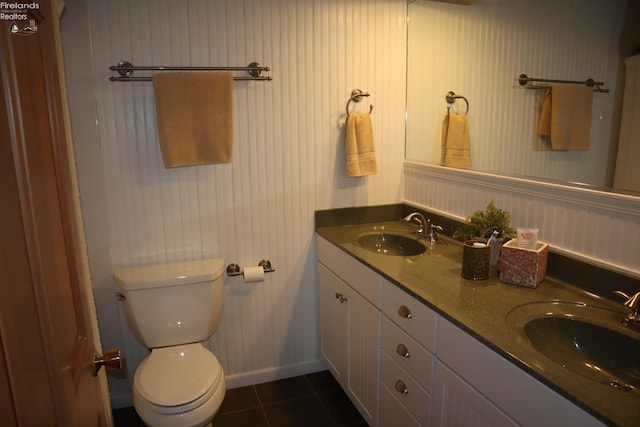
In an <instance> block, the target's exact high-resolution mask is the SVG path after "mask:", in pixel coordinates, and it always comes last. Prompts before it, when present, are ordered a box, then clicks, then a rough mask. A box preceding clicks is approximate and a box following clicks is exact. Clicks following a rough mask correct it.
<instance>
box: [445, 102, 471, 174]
mask: <svg viewBox="0 0 640 427" xmlns="http://www.w3.org/2000/svg"><path fill="white" fill-rule="evenodd" d="M442 164H443V165H444V166H450V167H454V168H463V169H468V168H470V167H471V141H470V138H469V120H468V118H467V115H466V114H447V115H446V116H445V117H444V120H443V122H442Z"/></svg>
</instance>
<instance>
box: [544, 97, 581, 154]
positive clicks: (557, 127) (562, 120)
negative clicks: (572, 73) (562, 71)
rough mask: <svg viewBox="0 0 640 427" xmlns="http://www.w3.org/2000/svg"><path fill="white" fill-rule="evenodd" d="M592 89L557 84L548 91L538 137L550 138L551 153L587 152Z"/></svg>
mask: <svg viewBox="0 0 640 427" xmlns="http://www.w3.org/2000/svg"><path fill="white" fill-rule="evenodd" d="M592 104H593V88H590V87H589V86H578V85H563V84H554V85H551V88H550V89H548V90H547V92H546V94H545V97H544V102H543V104H542V112H541V113H540V122H539V123H538V134H540V135H542V136H550V137H551V149H552V150H588V149H589V140H590V138H591V105H592Z"/></svg>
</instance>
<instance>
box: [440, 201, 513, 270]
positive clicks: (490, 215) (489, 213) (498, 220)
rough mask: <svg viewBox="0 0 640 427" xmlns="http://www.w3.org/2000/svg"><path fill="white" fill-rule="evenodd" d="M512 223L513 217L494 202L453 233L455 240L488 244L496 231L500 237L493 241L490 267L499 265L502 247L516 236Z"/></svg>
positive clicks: (468, 219)
mask: <svg viewBox="0 0 640 427" xmlns="http://www.w3.org/2000/svg"><path fill="white" fill-rule="evenodd" d="M510 222H511V215H509V213H508V212H505V211H503V210H502V209H498V208H496V206H495V205H494V204H493V200H492V201H491V203H489V204H488V205H487V209H486V210H484V211H482V210H479V211H476V212H475V213H474V214H473V215H471V216H470V217H468V218H467V221H466V222H465V224H464V225H463V226H462V227H460V228H458V229H457V230H456V231H455V232H454V233H453V238H454V239H461V240H463V241H469V240H474V241H479V242H487V241H488V239H489V238H490V237H491V234H492V233H493V232H494V231H496V232H497V233H498V235H497V236H495V237H494V238H493V239H491V243H490V246H491V256H490V265H491V266H495V265H496V264H497V263H498V256H499V255H500V249H501V248H502V245H503V244H504V243H505V242H506V241H508V240H509V239H512V238H514V237H515V235H516V231H515V230H514V229H513V228H511V226H510Z"/></svg>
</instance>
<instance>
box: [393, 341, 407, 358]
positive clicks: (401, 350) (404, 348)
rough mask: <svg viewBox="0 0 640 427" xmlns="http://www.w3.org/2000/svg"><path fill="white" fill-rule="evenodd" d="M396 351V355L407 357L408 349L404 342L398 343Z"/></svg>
mask: <svg viewBox="0 0 640 427" xmlns="http://www.w3.org/2000/svg"><path fill="white" fill-rule="evenodd" d="M396 353H398V356H400V357H405V358H408V357H409V349H408V348H407V346H405V345H404V344H398V346H397V347H396Z"/></svg>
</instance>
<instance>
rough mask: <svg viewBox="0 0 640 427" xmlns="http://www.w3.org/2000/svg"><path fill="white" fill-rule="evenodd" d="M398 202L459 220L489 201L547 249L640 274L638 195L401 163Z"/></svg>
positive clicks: (639, 209)
mask: <svg viewBox="0 0 640 427" xmlns="http://www.w3.org/2000/svg"><path fill="white" fill-rule="evenodd" d="M404 178H405V181H404V184H405V192H404V202H405V203H408V204H412V205H415V206H417V207H422V208H425V209H430V210H433V211H436V212H438V213H440V214H442V215H445V216H449V217H452V218H455V219H458V220H464V219H465V218H466V217H468V216H470V215H471V214H473V212H475V211H476V210H478V209H484V208H485V207H486V205H487V204H488V203H489V202H490V201H491V200H493V201H494V202H495V204H496V206H497V207H499V208H501V209H504V210H506V211H508V212H509V213H510V214H511V217H512V225H513V226H524V227H538V228H539V229H540V233H539V239H540V240H541V241H544V242H546V243H549V245H550V246H551V247H552V250H554V251H556V252H559V253H563V254H566V255H569V256H572V257H574V258H578V259H582V260H584V261H587V262H590V263H592V264H596V265H599V266H603V267H605V268H609V269H612V270H615V271H618V272H621V273H624V274H628V275H630V276H632V277H640V199H639V198H638V197H630V196H625V195H621V194H613V193H605V192H601V191H594V190H591V189H587V188H574V187H567V186H563V185H558V184H553V183H540V182H534V181H530V180H526V179H517V178H507V177H502V176H497V175H491V174H486V173H481V172H475V171H465V170H459V169H453V168H444V167H440V166H435V165H426V164H420V163H416V162H405V166H404Z"/></svg>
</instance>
